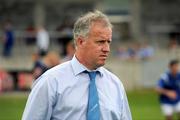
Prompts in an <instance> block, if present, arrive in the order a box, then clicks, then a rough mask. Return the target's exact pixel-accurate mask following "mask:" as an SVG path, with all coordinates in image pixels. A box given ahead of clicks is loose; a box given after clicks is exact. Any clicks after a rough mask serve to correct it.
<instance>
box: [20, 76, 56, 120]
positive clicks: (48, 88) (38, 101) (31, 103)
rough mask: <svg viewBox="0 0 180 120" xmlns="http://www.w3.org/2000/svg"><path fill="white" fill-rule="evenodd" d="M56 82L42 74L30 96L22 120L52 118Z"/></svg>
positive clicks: (48, 119)
mask: <svg viewBox="0 0 180 120" xmlns="http://www.w3.org/2000/svg"><path fill="white" fill-rule="evenodd" d="M55 85H56V84H53V82H52V81H51V80H49V79H48V76H41V77H40V78H39V79H37V80H36V84H35V85H34V86H33V89H32V91H31V93H30V95H29V97H28V100H27V103H26V107H25V110H24V113H23V116H22V120H50V119H51V114H52V109H53V105H54V103H55V89H56V86H55Z"/></svg>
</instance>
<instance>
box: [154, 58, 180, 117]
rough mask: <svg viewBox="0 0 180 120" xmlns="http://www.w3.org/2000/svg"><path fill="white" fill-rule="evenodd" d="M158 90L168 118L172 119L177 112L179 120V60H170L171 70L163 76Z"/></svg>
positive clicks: (162, 107)
mask: <svg viewBox="0 0 180 120" xmlns="http://www.w3.org/2000/svg"><path fill="white" fill-rule="evenodd" d="M156 90H157V92H158V93H159V94H160V103H161V109H162V112H163V114H164V115H165V117H166V120H172V119H173V113H177V115H178V120H180V73H179V61H178V60H172V61H170V63H169V71H168V72H166V73H164V74H163V75H162V76H161V78H160V80H159V81H158V86H157V89H156Z"/></svg>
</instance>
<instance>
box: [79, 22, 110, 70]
mask: <svg viewBox="0 0 180 120" xmlns="http://www.w3.org/2000/svg"><path fill="white" fill-rule="evenodd" d="M111 38H112V29H111V28H109V27H106V26H104V23H101V22H94V23H92V25H91V28H90V31H89V35H88V37H87V38H84V40H83V43H82V48H83V49H82V50H83V53H84V54H83V57H84V60H85V61H86V64H87V66H88V67H89V68H91V69H96V68H98V67H100V66H103V65H104V64H105V61H106V59H107V57H108V54H109V52H110V43H111Z"/></svg>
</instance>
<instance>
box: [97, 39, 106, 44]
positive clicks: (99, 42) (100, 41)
mask: <svg viewBox="0 0 180 120" xmlns="http://www.w3.org/2000/svg"><path fill="white" fill-rule="evenodd" d="M97 43H98V44H104V43H105V41H104V40H99V41H97Z"/></svg>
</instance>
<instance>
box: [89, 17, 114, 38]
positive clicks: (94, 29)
mask: <svg viewBox="0 0 180 120" xmlns="http://www.w3.org/2000/svg"><path fill="white" fill-rule="evenodd" d="M89 35H93V36H95V37H108V38H109V37H110V38H111V37H112V29H111V28H110V27H108V26H107V25H106V23H105V22H103V21H97V22H93V23H92V24H91V27H90V31H89Z"/></svg>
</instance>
